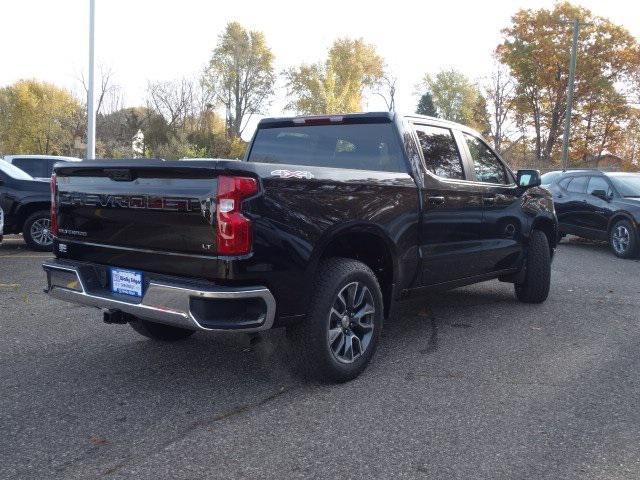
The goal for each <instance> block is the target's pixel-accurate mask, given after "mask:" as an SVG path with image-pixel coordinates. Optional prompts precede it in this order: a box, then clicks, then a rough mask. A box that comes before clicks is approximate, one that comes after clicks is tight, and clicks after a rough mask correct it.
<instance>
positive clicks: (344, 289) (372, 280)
mask: <svg viewBox="0 0 640 480" xmlns="http://www.w3.org/2000/svg"><path fill="white" fill-rule="evenodd" d="M313 292H314V293H313V298H312V300H311V305H310V308H309V314H308V316H307V319H306V321H305V322H302V323H301V324H298V325H295V326H293V327H289V329H288V330H287V335H288V337H289V338H290V339H291V341H292V346H293V348H294V350H295V351H296V353H297V356H298V360H299V364H300V367H301V368H302V370H303V371H304V373H305V374H307V375H308V376H310V377H312V378H314V379H317V380H321V381H332V382H345V381H348V380H351V379H353V378H355V377H357V376H358V375H360V373H362V371H363V370H364V369H365V368H366V367H367V365H368V364H369V361H370V360H371V358H372V357H373V354H374V353H375V350H376V347H377V345H378V339H379V338H380V332H381V330H382V321H383V300H382V293H381V291H380V285H379V284H378V280H377V278H376V276H375V275H374V273H373V272H372V271H371V269H370V268H369V267H367V266H366V265H364V264H363V263H361V262H358V261H355V260H351V259H346V258H332V259H329V260H327V261H326V262H324V263H323V264H322V266H321V267H320V269H319V271H318V275H317V280H316V282H315V285H314V289H313Z"/></svg>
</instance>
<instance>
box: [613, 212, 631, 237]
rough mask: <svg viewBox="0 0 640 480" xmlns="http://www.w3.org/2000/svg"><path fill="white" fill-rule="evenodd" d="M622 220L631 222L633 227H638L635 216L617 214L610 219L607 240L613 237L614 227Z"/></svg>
mask: <svg viewBox="0 0 640 480" xmlns="http://www.w3.org/2000/svg"><path fill="white" fill-rule="evenodd" d="M620 220H627V221H628V222H631V225H634V226H636V227H637V226H638V223H637V222H636V221H635V219H634V218H633V215H631V214H630V213H629V212H626V211H620V212H616V213H615V214H614V215H613V216H612V217H611V218H610V219H609V223H608V224H607V238H609V237H610V236H611V229H612V228H613V226H614V225H615V224H616V223H617V222H619V221H620Z"/></svg>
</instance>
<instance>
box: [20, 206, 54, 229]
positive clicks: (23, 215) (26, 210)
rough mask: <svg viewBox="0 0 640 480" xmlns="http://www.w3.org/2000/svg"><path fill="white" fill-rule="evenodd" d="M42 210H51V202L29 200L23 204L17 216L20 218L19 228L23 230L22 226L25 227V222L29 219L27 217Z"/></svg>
mask: <svg viewBox="0 0 640 480" xmlns="http://www.w3.org/2000/svg"><path fill="white" fill-rule="evenodd" d="M41 210H42V211H49V210H51V203H50V202H46V201H41V200H40V201H34V202H29V203H25V204H23V205H21V206H20V209H19V210H18V211H17V212H16V214H17V215H16V218H17V219H18V222H17V228H18V229H19V230H22V228H23V227H24V222H26V221H27V218H29V217H30V216H31V215H33V214H34V213H35V212H39V211H41Z"/></svg>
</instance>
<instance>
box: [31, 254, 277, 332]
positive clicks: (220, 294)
mask: <svg viewBox="0 0 640 480" xmlns="http://www.w3.org/2000/svg"><path fill="white" fill-rule="evenodd" d="M42 268H43V269H44V270H45V272H46V273H47V283H48V285H47V289H46V292H47V293H48V294H49V295H51V296H52V297H54V298H58V299H60V300H65V301H67V302H72V303H77V304H80V305H87V306H90V307H96V308H100V309H103V310H117V311H121V312H124V313H128V314H130V315H133V316H135V317H138V318H142V319H145V320H150V321H154V322H159V323H164V324H168V325H173V326H176V327H181V328H187V329H191V330H207V331H234V332H255V331H260V330H267V329H269V328H271V327H272V326H273V321H274V318H275V310H276V302H275V299H274V297H273V295H272V294H271V292H270V291H269V289H267V288H266V287H260V286H256V287H242V288H232V287H221V286H216V285H202V284H198V285H197V286H194V284H193V282H190V281H189V280H188V279H184V281H183V280H182V279H171V280H164V279H163V280H158V279H154V278H151V279H150V280H149V281H148V284H147V285H146V288H145V289H144V294H143V296H142V298H135V297H132V298H127V297H126V296H125V295H120V294H114V293H112V292H111V291H110V290H109V289H108V288H105V286H104V285H99V282H97V281H96V272H95V266H92V265H90V264H83V263H80V262H78V263H75V262H69V261H66V260H57V259H54V260H50V261H47V262H45V263H44V264H43V265H42ZM101 268H102V269H103V270H104V269H107V270H108V267H102V266H101ZM242 299H247V300H249V299H251V300H258V301H260V300H261V301H263V302H264V315H261V316H260V318H258V319H257V320H256V319H253V320H251V321H239V322H236V323H230V322H226V326H225V327H224V328H211V327H209V326H206V325H204V324H203V323H205V322H203V320H202V319H198V318H197V315H196V314H194V312H193V310H192V302H193V301H194V300H196V301H197V300H212V301H215V300H242ZM214 305H215V303H214Z"/></svg>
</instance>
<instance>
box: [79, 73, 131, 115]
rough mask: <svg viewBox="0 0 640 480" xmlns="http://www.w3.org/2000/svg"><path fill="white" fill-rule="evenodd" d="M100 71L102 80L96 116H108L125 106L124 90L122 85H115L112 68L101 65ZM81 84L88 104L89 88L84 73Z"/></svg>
mask: <svg viewBox="0 0 640 480" xmlns="http://www.w3.org/2000/svg"><path fill="white" fill-rule="evenodd" d="M98 70H99V77H100V78H99V81H98V89H97V94H98V95H97V101H96V116H98V115H99V114H100V113H103V114H106V113H112V112H115V111H116V110H120V109H121V108H122V106H123V99H122V88H121V87H120V85H117V84H116V83H114V73H113V69H112V68H111V67H106V66H104V65H100V67H98ZM80 82H81V83H82V88H83V90H84V93H85V95H84V98H85V102H86V98H87V93H88V90H89V87H88V86H87V82H86V80H85V78H84V72H81V73H80Z"/></svg>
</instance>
